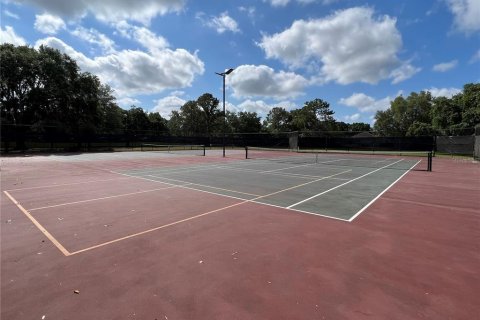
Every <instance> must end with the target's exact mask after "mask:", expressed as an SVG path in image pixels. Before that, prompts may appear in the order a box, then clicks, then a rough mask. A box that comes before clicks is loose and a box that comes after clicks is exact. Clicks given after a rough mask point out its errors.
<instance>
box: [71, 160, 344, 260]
mask: <svg viewBox="0 0 480 320" xmlns="http://www.w3.org/2000/svg"><path fill="white" fill-rule="evenodd" d="M349 171H351V170H346V171H343V172H339V173H336V174H335V175H339V174H343V173H346V172H349ZM320 180H323V178H322V179H318V181H320ZM314 182H316V181H309V182H306V183H303V184H300V185H296V186H292V187H290V188H286V189H282V190H279V191H276V192H272V193H270V194H266V195H263V196H259V197H257V198H254V199H252V200H257V199H261V198H265V197H269V196H272V195H274V194H278V193H281V192H284V191H288V190H291V189H295V188H299V187H301V186H304V185H307V184H311V183H314ZM182 188H183V187H182ZM187 189H188V188H187ZM252 200H243V201H241V202H237V203H234V204H231V205H228V206H225V207H222V208H218V209H215V210H211V211H208V212H204V213H201V214H198V215H195V216H193V217H189V218H185V219H182V220H178V221H174V222H171V223H168V224H165V225H162V226H158V227H155V228H152V229H148V230H144V231H141V232H138V233H134V234H131V235H128V236H125V237H122V238H118V239H114V240H110V241H106V242H103V243H100V244H97V245H94V246H91V247H88V248H84V249H81V250H77V251H74V252H71V253H70V255H74V254H78V253H82V252H85V251H89V250H93V249H96V248H99V247H103V246H106V245H108V244H112V243H115V242H119V241H122V240H126V239H129V238H133V237H136V236H140V235H143V234H147V233H150V232H153V231H156V230H159V229H163V228H167V227H170V226H173V225H176V224H180V223H182V222H186V221H190V220H193V219H197V218H200V217H203V216H206V215H209V214H212V213H215V212H219V211H224V210H226V209H229V208H233V207H237V206H239V205H242V204H245V203H250V202H252Z"/></svg>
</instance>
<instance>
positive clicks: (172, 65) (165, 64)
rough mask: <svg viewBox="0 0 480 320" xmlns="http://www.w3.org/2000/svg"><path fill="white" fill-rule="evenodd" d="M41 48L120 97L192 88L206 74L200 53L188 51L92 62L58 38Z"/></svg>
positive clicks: (131, 53)
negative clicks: (59, 54)
mask: <svg viewBox="0 0 480 320" xmlns="http://www.w3.org/2000/svg"><path fill="white" fill-rule="evenodd" d="M41 44H44V45H48V46H50V47H53V48H56V49H58V50H60V51H61V52H64V53H66V54H68V55H69V56H70V57H72V58H73V59H75V60H76V61H77V63H78V65H79V66H80V67H81V68H82V70H83V71H90V72H92V73H93V74H96V75H98V76H99V78H100V79H101V80H102V82H106V83H108V84H109V85H110V86H111V87H112V88H113V89H114V90H115V91H116V92H117V94H118V95H119V96H130V95H136V94H152V93H159V92H162V91H164V90H167V89H178V88H184V87H188V86H190V85H191V84H192V82H193V80H194V78H195V76H196V75H199V74H203V72H204V63H203V61H202V60H200V59H199V58H198V57H197V55H196V53H195V54H191V53H190V52H188V51H186V50H184V49H176V50H171V49H164V50H161V51H158V52H155V53H146V52H143V51H139V50H122V51H119V52H114V53H111V54H108V55H105V56H98V57H95V58H93V59H90V58H88V57H86V56H85V55H84V54H83V53H81V52H78V51H76V50H75V49H73V48H72V47H70V46H69V45H67V44H66V43H64V42H63V41H62V40H60V39H57V38H53V37H49V38H45V39H42V40H39V41H37V43H36V44H35V47H38V46H40V45H41Z"/></svg>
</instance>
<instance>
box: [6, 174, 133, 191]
mask: <svg viewBox="0 0 480 320" xmlns="http://www.w3.org/2000/svg"><path fill="white" fill-rule="evenodd" d="M120 179H127V177H125V178H113V179H105V180H90V181H84V182H74V183H65V184H51V185H46V186H39V187H27V188H18V189H9V190H6V191H22V190H31V189H41V188H54V187H64V186H73V185H77V184H84V183H95V182H104V181H112V180H120Z"/></svg>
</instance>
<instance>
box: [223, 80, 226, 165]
mask: <svg viewBox="0 0 480 320" xmlns="http://www.w3.org/2000/svg"><path fill="white" fill-rule="evenodd" d="M225 76H226V74H223V76H222V77H223V139H222V145H223V157H224V158H225V127H226V125H227V115H226V114H225Z"/></svg>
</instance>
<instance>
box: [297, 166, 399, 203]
mask: <svg viewBox="0 0 480 320" xmlns="http://www.w3.org/2000/svg"><path fill="white" fill-rule="evenodd" d="M402 160H403V159H400V160H398V161H395V162H393V163H390V164H387V165H386V166H383V167H381V168H378V169H376V170H373V171H370V172H368V173H366V174H364V175H362V176H360V177H356V178H355V179H352V180H350V181H347V182H345V183H342V184H339V185H338V186H336V187H333V188H331V189H328V190H326V191H323V192H320V193H318V194H316V195H314V196H312V197H310V198H307V199H304V200H302V201H299V202H297V203H294V204H292V205H290V206H288V207H287V209H290V208H293V207H295V206H298V205H299V204H302V203H304V202H307V201H309V200H312V199H314V198H316V197H319V196H321V195H322V194H325V193H327V192H330V191H332V190H335V189H338V188H340V187H343V186H344V185H346V184H349V183H351V182H353V181H356V180H358V179H361V178H363V177H366V176H368V175H370V174H372V173H374V172H377V171H379V170H382V169H385V168H387V167H389V166H392V165H394V164H396V163H398V162H400V161H402Z"/></svg>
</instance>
